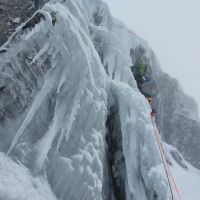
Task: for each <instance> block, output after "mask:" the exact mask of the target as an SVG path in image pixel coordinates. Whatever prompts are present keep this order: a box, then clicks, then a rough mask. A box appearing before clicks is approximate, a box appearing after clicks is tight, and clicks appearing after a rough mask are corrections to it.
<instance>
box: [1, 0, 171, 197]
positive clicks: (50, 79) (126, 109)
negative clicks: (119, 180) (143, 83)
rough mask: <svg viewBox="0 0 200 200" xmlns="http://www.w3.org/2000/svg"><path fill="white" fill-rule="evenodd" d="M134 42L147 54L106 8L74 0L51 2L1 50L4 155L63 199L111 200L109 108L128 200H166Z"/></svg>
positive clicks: (93, 1)
mask: <svg viewBox="0 0 200 200" xmlns="http://www.w3.org/2000/svg"><path fill="white" fill-rule="evenodd" d="M137 45H143V46H144V47H145V48H147V51H148V50H149V49H148V46H147V44H146V43H145V42H144V41H143V40H141V39H140V38H138V37H137V36H136V35H135V34H134V33H133V32H131V31H129V30H128V29H127V28H126V27H125V26H124V25H123V24H122V23H121V22H119V21H118V20H115V19H113V18H112V17H111V15H110V12H109V10H108V7H107V6H106V4H104V3H102V2H101V1H99V0H86V1H85V0H70V1H64V2H62V3H59V2H56V1H52V2H51V3H49V4H46V5H45V6H44V7H43V8H42V10H39V11H38V12H37V13H35V14H34V15H33V17H32V18H31V19H29V20H28V21H27V22H26V23H24V24H22V25H21V26H20V27H18V29H17V31H16V32H15V33H13V35H12V36H11V38H10V39H9V40H8V42H7V43H6V44H5V45H4V46H3V47H2V50H3V51H2V53H1V55H0V76H1V79H0V87H2V88H4V89H2V91H1V93H0V98H1V103H0V114H1V115H0V116H1V118H0V120H1V121H0V128H1V129H0V130H1V134H0V150H1V152H5V153H7V156H10V157H12V158H13V160H14V161H16V162H18V163H21V164H22V165H25V166H26V167H27V168H28V169H29V171H30V174H33V175H34V176H36V177H38V176H40V177H42V178H43V179H47V181H48V182H49V185H50V187H51V189H52V191H53V192H54V194H55V196H56V197H57V199H60V200H62V199H63V200H64V199H70V200H79V199H82V200H84V199H85V200H94V199H96V200H101V199H106V197H104V189H105V188H106V187H110V186H107V185H104V186H103V184H105V183H108V182H109V181H108V180H107V179H110V177H109V176H112V175H111V174H113V173H111V174H109V173H108V177H106V176H105V166H106V165H107V163H108V160H107V158H106V154H105V149H106V146H107V145H108V144H106V141H105V136H106V134H107V135H109V134H110V133H109V131H107V130H106V125H105V124H106V119H107V115H108V114H109V113H108V110H109V109H110V107H112V106H116V107H117V108H118V109H117V110H118V113H117V115H118V116H119V123H118V124H116V126H118V127H119V128H120V132H121V136H120V137H121V141H119V142H120V143H121V147H122V149H121V153H122V154H123V156H124V159H125V160H124V165H123V167H124V169H120V170H123V171H124V172H125V174H124V177H123V180H124V185H123V186H121V185H120V186H119V187H124V188H125V197H126V199H127V200H135V199H137V200H138V199H141V200H147V199H148V200H151V199H152V200H153V199H154V197H155V194H156V195H157V196H158V198H159V199H162V200H165V199H166V200H168V199H170V194H169V187H168V184H167V181H166V175H165V173H164V168H163V166H162V163H161V157H160V155H159V152H158V147H157V145H156V140H155V137H154V134H153V127H152V125H151V120H150V115H149V114H150V107H149V105H148V103H147V101H146V100H145V98H144V97H143V96H142V95H141V94H140V93H139V91H138V90H137V87H136V82H135V80H134V78H133V75H132V73H131V70H130V65H131V64H132V60H131V57H130V51H131V49H134V48H135V47H136V46H137ZM120 137H119V138H120ZM152 155H153V156H152ZM110 169H112V166H110ZM19 170H20V169H19ZM8 173H12V172H10V171H8ZM122 174H123V173H122ZM26 178H27V179H30V177H29V176H27V177H26ZM113 180H114V179H113ZM33 186H34V184H33ZM8 187H10V186H8ZM38 187H40V186H38ZM10 190H12V188H11V187H10ZM8 191H9V189H8ZM25 198H26V199H28V197H27V196H26V197H25ZM38 198H39V195H38ZM53 198H54V197H53ZM114 198H115V197H114ZM11 199H14V198H12V197H11ZM115 200H118V199H116V198H115Z"/></svg>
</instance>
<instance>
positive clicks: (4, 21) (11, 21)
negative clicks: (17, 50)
mask: <svg viewBox="0 0 200 200" xmlns="http://www.w3.org/2000/svg"><path fill="white" fill-rule="evenodd" d="M47 1H48V0H15V1H10V0H1V1H0V19H1V20H0V46H1V45H2V44H3V43H4V42H6V41H7V39H8V38H9V36H10V35H11V34H12V33H13V32H14V31H15V29H16V27H17V26H19V25H20V24H21V23H22V22H24V21H25V20H27V19H28V18H29V17H31V16H32V14H33V13H34V12H35V11H36V10H37V8H39V7H41V6H43V5H44V3H45V2H47Z"/></svg>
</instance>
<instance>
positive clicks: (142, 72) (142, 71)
mask: <svg viewBox="0 0 200 200" xmlns="http://www.w3.org/2000/svg"><path fill="white" fill-rule="evenodd" d="M131 71H132V73H133V75H134V77H135V80H136V82H137V86H138V89H139V90H140V92H141V93H142V94H143V95H144V96H145V97H146V99H147V100H148V102H149V104H150V106H151V107H152V105H153V98H152V96H151V95H149V94H147V93H145V92H144V91H143V89H142V84H143V83H145V82H149V81H150V80H151V79H150V77H149V76H148V74H147V65H144V64H143V62H139V63H137V64H136V65H135V66H132V67H131ZM151 115H152V116H153V117H155V116H156V111H155V110H154V109H153V108H152V112H151Z"/></svg>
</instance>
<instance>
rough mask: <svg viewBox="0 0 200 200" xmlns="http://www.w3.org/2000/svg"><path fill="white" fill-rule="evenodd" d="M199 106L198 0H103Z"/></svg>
mask: <svg viewBox="0 0 200 200" xmlns="http://www.w3.org/2000/svg"><path fill="white" fill-rule="evenodd" d="M104 1H105V2H106V3H107V4H108V5H109V7H110V10H111V12H112V14H113V16H114V17H117V18H119V19H120V20H121V21H123V22H124V23H125V24H126V25H127V26H128V27H129V28H130V29H132V30H133V31H134V32H135V33H137V34H138V35H139V36H140V37H142V38H144V39H145V40H146V41H147V42H148V43H149V45H150V46H151V48H152V49H153V50H154V52H155V53H156V55H157V57H158V59H159V61H160V64H161V67H162V69H163V70H164V71H166V72H167V73H168V74H170V75H171V76H173V77H175V78H176V79H178V80H179V82H180V84H181V86H182V87H183V89H184V91H185V92H186V93H188V94H190V95H191V96H193V97H194V98H195V99H196V100H197V102H198V104H199V107H200V0H104Z"/></svg>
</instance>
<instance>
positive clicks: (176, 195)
mask: <svg viewBox="0 0 200 200" xmlns="http://www.w3.org/2000/svg"><path fill="white" fill-rule="evenodd" d="M151 121H152V124H153V127H154V131H155V135H156V140H157V143H158V147H159V151H160V154H161V157H162V161H163V164H164V168H165V172H166V175H167V179H168V182H169V187H170V190H171V194H172V200H182V197H181V194H180V192H179V190H178V186H177V185H176V182H175V179H174V177H173V175H172V172H171V170H170V167H169V163H168V161H167V156H166V155H167V154H166V152H165V150H164V148H163V145H162V140H161V138H160V134H159V131H158V128H157V126H156V122H155V117H154V116H153V115H151Z"/></svg>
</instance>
